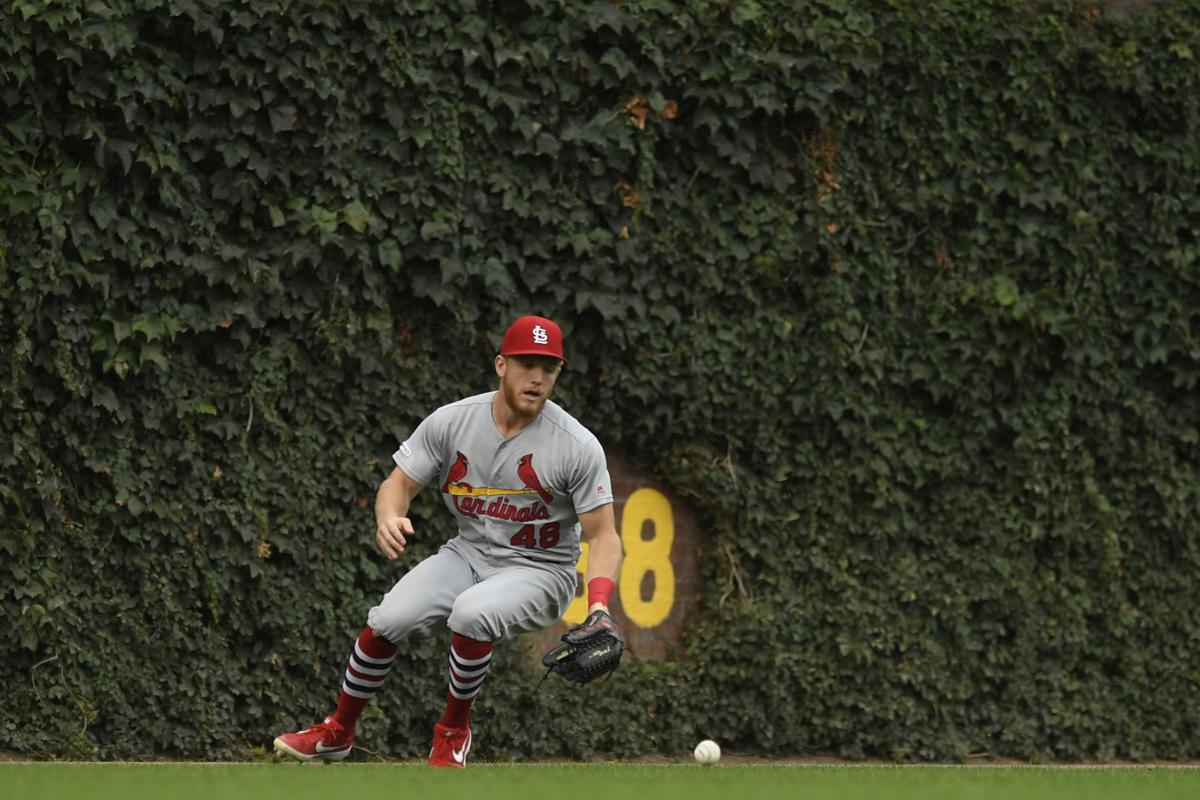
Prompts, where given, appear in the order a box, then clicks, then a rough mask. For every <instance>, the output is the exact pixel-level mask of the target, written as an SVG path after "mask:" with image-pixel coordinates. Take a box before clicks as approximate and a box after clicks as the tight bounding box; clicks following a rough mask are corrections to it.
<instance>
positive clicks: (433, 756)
mask: <svg viewBox="0 0 1200 800" xmlns="http://www.w3.org/2000/svg"><path fill="white" fill-rule="evenodd" d="M470 749H471V729H470V728H469V727H467V728H451V727H450V726H448V725H443V724H442V723H440V722H439V723H438V724H437V725H434V726H433V749H432V750H430V751H429V766H431V767H465V766H466V765H467V751H469V750H470Z"/></svg>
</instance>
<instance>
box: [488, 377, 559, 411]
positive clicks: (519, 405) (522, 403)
mask: <svg viewBox="0 0 1200 800" xmlns="http://www.w3.org/2000/svg"><path fill="white" fill-rule="evenodd" d="M500 391H501V393H502V394H503V395H504V404H505V405H506V406H508V410H509V411H511V412H512V413H513V416H515V417H518V418H521V419H533V418H534V417H536V416H537V415H538V414H540V413H542V408H543V407H544V406H545V405H546V401H547V400H548V399H550V393H549V392H544V393H543V394H542V395H541V397H539V398H538V400H537V403H536V404H534V405H531V404H530V400H529V398H527V397H526V396H525V395H524V394H522V391H521V387H520V386H515V385H513V384H511V383H509V381H508V380H504V379H502V380H501V381H500Z"/></svg>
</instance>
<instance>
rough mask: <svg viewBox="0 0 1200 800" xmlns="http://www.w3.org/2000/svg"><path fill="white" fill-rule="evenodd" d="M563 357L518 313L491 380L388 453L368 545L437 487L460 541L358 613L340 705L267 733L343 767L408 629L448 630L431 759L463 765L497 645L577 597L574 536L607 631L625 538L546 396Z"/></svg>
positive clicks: (604, 471) (384, 544)
mask: <svg viewBox="0 0 1200 800" xmlns="http://www.w3.org/2000/svg"><path fill="white" fill-rule="evenodd" d="M564 363H566V359H565V358H563V347H562V331H561V330H560V328H559V326H558V325H556V324H555V323H554V322H552V321H551V320H549V319H546V318H544V317H536V316H525V317H521V318H520V319H518V320H516V322H514V323H513V324H512V325H511V326H509V328H508V330H507V332H506V333H505V334H504V340H503V342H502V344H501V346H500V353H499V355H497V356H496V357H495V367H496V375H497V377H498V378H499V388H498V390H497V391H494V392H487V393H485V394H480V395H476V396H474V397H468V398H466V399H465V400H460V401H458V402H457V403H451V404H450V405H446V406H442V407H441V408H439V409H438V410H437V411H435V412H433V414H431V415H429V416H428V417H427V418H426V419H425V420H424V421H422V422H421V424H420V425H418V426H417V428H416V430H414V431H413V432H412V434H411V435H410V436H409V437H408V439H407V440H406V441H404V442H403V443H401V444H400V447H399V449H398V450H396V453H395V454H394V455H393V460H394V461H395V462H396V467H395V468H394V469H393V470H392V473H391V474H390V475H389V476H388V478H387V479H386V480H384V481H383V483H382V484H381V485H380V487H379V492H378V494H377V496H376V499H375V520H376V524H377V530H376V532H375V540H376V542H377V544H378V545H379V549H380V550H382V551H383V554H384V555H385V556H386V557H387V558H388V559H391V560H395V559H397V558H399V557H400V556H401V555H402V554H403V553H404V548H405V546H406V544H407V542H408V537H409V536H412V535H414V530H413V525H412V521H411V520H410V519H409V517H408V511H409V506H410V504H411V503H412V500H413V497H414V496H416V494H417V493H418V492H419V491H420V490H421V488H422V487H424V486H427V485H430V484H433V485H435V486H437V487H438V491H440V492H441V494H442V500H443V501H444V502H445V504H446V507H447V508H448V509H449V510H450V512H451V513H453V514H454V516H455V518H456V519H457V520H458V535H457V536H455V537H454V538H453V539H451V540H450V541H448V542H446V543H445V544H443V545H442V547H441V548H440V549H439V550H438V552H437V553H436V554H434V555H432V556H430V557H429V558H427V559H425V560H424V561H422V562H420V563H419V564H417V565H416V566H414V567H413V568H412V569H410V570H409V571H408V573H407V574H405V575H404V576H403V577H402V578H401V579H400V581H399V582H398V583H397V584H396V585H395V586H394V587H392V589H391V590H390V591H389V592H388V593H387V594H386V595H384V597H383V599H382V600H380V602H379V604H378V605H377V606H375V607H374V608H372V609H371V610H370V613H369V614H368V615H367V627H366V628H364V629H363V631H362V633H360V634H359V636H358V639H357V641H356V642H355V643H354V648H353V650H352V651H351V653H350V658H349V663H348V664H347V666H346V672H345V676H344V679H343V682H342V687H341V693H340V695H339V697H338V704H337V710H336V711H334V713H333V714H332V715H330V716H328V717H326V718H325V720H324V721H323V722H320V723H318V724H316V725H313V726H311V727H310V728H308V729H307V730H303V731H299V732H297V733H288V734H283V735H282V736H279V737H278V738H277V739H275V749H276V750H278V751H279V752H280V753H284V754H287V755H290V756H293V757H295V758H298V759H301V760H304V761H309V760H313V759H321V760H326V761H341V760H342V759H344V758H345V757H346V756H347V755H349V753H350V749H351V746H352V745H353V743H354V729H355V723H356V722H357V721H358V717H359V715H360V714H361V713H362V710H363V708H364V707H365V706H366V704H367V703H368V702H369V701H370V699H371V697H373V696H374V694H375V693H376V692H377V691H378V690H379V688H380V686H382V685H383V683H384V681H385V680H386V679H387V676H388V673H389V671H390V670H391V666H392V662H393V660H394V659H395V657H396V652H397V651H398V649H399V647H400V646H401V645H403V643H404V641H405V640H406V639H407V638H408V637H410V636H428V635H431V634H433V633H435V632H440V631H441V630H443V629H444V628H447V627H448V628H449V629H450V632H451V638H450V670H449V672H450V685H449V692H448V695H447V698H446V710H445V712H444V713H443V714H442V717H441V719H440V720H438V722H437V724H436V725H435V726H434V729H433V747H432V749H431V751H430V753H429V764H430V765H431V766H437V767H463V766H465V765H466V760H467V752H468V751H469V750H470V748H471V728H470V711H471V704H472V703H473V701H474V700H475V697H476V695H477V694H478V693H479V689H480V686H481V685H482V684H483V682H484V679H485V678H486V677H487V673H488V666H489V664H490V663H491V658H492V647H493V645H495V643H496V642H498V641H500V640H502V639H506V638H508V637H511V636H513V635H514V634H518V633H522V632H525V631H533V630H539V629H542V628H546V627H549V626H550V625H551V624H553V623H554V622H555V621H556V620H557V619H558V618H559V617H560V616H562V614H563V612H564V611H565V610H566V608H567V605H568V604H569V603H570V602H571V600H572V599H573V598H574V596H575V588H576V580H577V579H576V573H575V564H576V563H577V561H578V560H579V552H580V548H579V541H580V536H581V535H582V537H583V538H584V539H586V540H587V541H588V543H589V553H588V574H587V595H588V610H589V612H590V613H589V617H588V619H589V621H593V622H597V623H598V624H602V625H607V626H611V618H610V617H608V613H607V611H608V599H609V596H610V595H611V594H612V591H613V588H614V585H615V581H616V576H617V571H618V569H619V568H620V564H621V558H622V552H621V540H620V537H619V536H618V534H617V530H616V525H615V523H614V518H613V507H612V485H611V479H610V478H609V475H608V468H607V466H606V462H605V457H604V451H603V449H601V446H600V443H599V441H597V439H596V437H595V435H593V434H592V433H591V432H590V431H588V430H587V428H585V427H584V426H583V425H581V424H580V423H579V422H578V421H576V420H575V418H574V417H572V416H571V415H570V414H568V413H567V412H566V411H564V410H563V409H562V408H561V407H560V406H558V405H557V404H556V403H554V402H551V401H550V394H551V392H552V391H553V389H554V383H555V381H556V380H557V379H558V376H559V373H560V371H561V370H562V366H563V364H564Z"/></svg>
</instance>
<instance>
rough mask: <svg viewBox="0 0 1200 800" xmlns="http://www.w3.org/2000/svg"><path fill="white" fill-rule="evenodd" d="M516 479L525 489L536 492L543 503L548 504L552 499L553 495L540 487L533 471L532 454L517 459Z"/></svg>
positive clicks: (540, 483)
mask: <svg viewBox="0 0 1200 800" xmlns="http://www.w3.org/2000/svg"><path fill="white" fill-rule="evenodd" d="M517 477H518V478H520V479H521V483H523V484H525V488H526V489H532V490H533V491H534V492H536V493H537V495H538V497H540V498H542V501H543V502H545V503H549V502H550V501H551V500H553V499H554V495H552V494H550V492H548V491H547V490H546V489H545V488H543V487H542V482H541V481H540V480H539V479H538V475H537V473H536V472H534V471H533V453H526V454H525V455H523V456H521V457H520V458H518V459H517Z"/></svg>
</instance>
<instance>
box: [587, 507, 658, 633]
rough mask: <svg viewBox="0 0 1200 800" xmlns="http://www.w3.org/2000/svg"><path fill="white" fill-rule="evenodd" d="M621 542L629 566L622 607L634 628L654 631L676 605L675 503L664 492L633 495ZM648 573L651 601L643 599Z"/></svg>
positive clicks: (624, 574)
mask: <svg viewBox="0 0 1200 800" xmlns="http://www.w3.org/2000/svg"><path fill="white" fill-rule="evenodd" d="M646 522H650V523H651V525H652V527H653V534H652V536H651V538H649V539H643V538H642V528H643V526H644V525H645V523H646ZM621 541H622V543H623V544H624V545H625V563H624V565H623V566H622V567H621V580H620V582H619V583H618V589H619V591H620V594H621V608H622V609H623V610H624V611H625V616H627V617H629V619H630V621H631V622H633V624H634V625H637V626H638V627H640V628H653V627H654V626H655V625H658V624H660V623H661V622H662V621H663V620H665V619H666V618H667V617H668V616H669V615H670V614H671V608H672V607H673V606H674V605H675V568H674V567H673V566H672V565H671V544H672V542H674V541H675V517H674V515H673V514H672V513H671V501H669V500H667V498H666V496H665V495H663V493H662V492H659V491H657V490H655V489H650V488H646V487H643V488H641V489H638V490H637V491H636V492H634V493H633V494H631V495H629V499H628V500H626V501H625V509H624V511H622V512H621ZM647 573H653V575H654V591H653V593H651V595H650V599H649V600H643V599H642V581H643V580H644V579H645V577H646V574H647ZM583 602H585V603H586V602H587V601H586V600H584V601H583ZM585 611H586V609H585Z"/></svg>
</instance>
